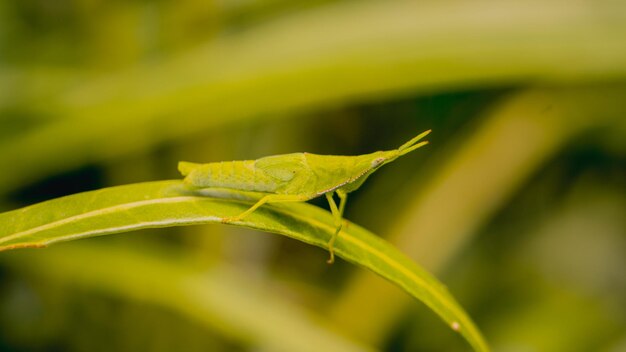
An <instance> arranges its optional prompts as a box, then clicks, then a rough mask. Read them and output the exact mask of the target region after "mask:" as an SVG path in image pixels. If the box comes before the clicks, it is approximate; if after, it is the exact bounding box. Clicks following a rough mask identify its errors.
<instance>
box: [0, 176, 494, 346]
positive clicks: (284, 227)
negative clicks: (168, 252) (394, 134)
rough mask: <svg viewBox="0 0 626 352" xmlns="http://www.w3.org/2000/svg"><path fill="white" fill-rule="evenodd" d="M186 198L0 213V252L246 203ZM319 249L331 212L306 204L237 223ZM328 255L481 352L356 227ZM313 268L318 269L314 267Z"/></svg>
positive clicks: (452, 305)
mask: <svg viewBox="0 0 626 352" xmlns="http://www.w3.org/2000/svg"><path fill="white" fill-rule="evenodd" d="M240 195H241V194H240V193H232V194H231V195H230V196H231V198H230V199H223V198H211V197H206V196H201V195H198V194H196V193H193V192H192V191H190V190H189V189H187V188H186V187H185V186H184V184H183V183H182V182H181V181H161V182H149V183H139V184H132V185H127V186H120V187H112V188H105V189H101V190H98V191H92V192H86V193H80V194H76V195H71V196H67V197H63V198H59V199H55V200H51V201H47V202H43V203H39V204H36V205H33V206H30V207H26V208H22V209H18V210H14V211H10V212H7V213H3V214H0V250H6V249H14V248H25V247H42V246H46V245H49V244H52V243H55V242H60V241H68V240H73V239H78V238H85V237H92V236H99V235H105V234H112V233H120V232H127V231H131V230H135V229H141V228H150V227H167V226H181V225H193V224H205V223H220V220H221V219H222V218H224V217H229V216H234V215H237V214H239V213H241V212H242V211H243V210H245V209H247V208H248V207H249V206H250V202H249V201H247V202H246V201H241V200H237V199H233V198H234V197H237V196H240ZM237 225H240V226H245V227H250V228H254V229H258V230H262V231H267V232H273V233H278V234H282V235H285V236H288V237H291V238H294V239H297V240H300V241H303V242H306V243H309V244H313V245H316V246H318V247H322V248H326V246H327V243H328V240H329V239H330V237H331V236H332V234H333V233H334V229H335V227H334V225H333V217H332V215H331V214H330V213H328V212H326V211H324V210H322V209H320V208H317V207H315V206H312V205H310V204H306V203H291V204H277V205H271V206H264V207H262V208H260V209H259V210H257V211H256V212H254V213H253V214H251V215H250V216H249V217H247V218H246V219H245V221H241V222H239V223H237ZM335 253H336V254H337V255H338V256H339V257H342V258H344V259H346V260H347V261H349V262H352V263H355V264H358V265H361V266H363V267H365V268H368V269H370V270H372V271H373V272H375V273H377V274H379V275H381V276H382V277H384V278H386V279H388V280H389V281H391V282H393V283H395V284H396V285H398V286H400V287H402V288H403V289H404V290H406V291H407V292H408V293H409V294H411V295H412V296H413V297H415V298H417V299H419V300H421V301H422V302H424V303H425V304H426V305H427V306H429V307H430V308H431V309H432V310H434V311H435V312H436V313H437V314H438V315H439V316H440V317H441V318H442V319H443V320H444V321H445V322H446V323H447V324H448V325H449V326H450V327H452V328H453V329H454V330H456V331H458V332H459V333H461V334H462V335H463V336H464V337H465V339H466V340H467V341H468V342H469V343H470V344H471V345H472V346H473V347H474V349H475V350H476V351H487V350H488V347H487V345H486V343H485V341H484V340H483V338H482V336H481V334H480V332H479V331H478V329H477V328H476V326H475V325H474V323H473V322H472V321H471V319H470V318H469V317H468V316H467V314H466V313H465V312H464V311H463V309H462V308H461V307H460V306H459V305H458V303H457V302H456V300H455V299H454V298H453V297H452V296H451V295H450V294H449V293H448V292H447V290H446V288H445V287H444V286H443V285H442V284H441V283H440V282H439V281H438V280H437V279H436V278H434V277H433V276H432V275H430V274H429V273H428V272H426V271H425V270H424V269H422V268H420V267H419V266H417V265H416V264H415V263H414V262H412V261H411V260H410V259H409V258H407V257H406V256H405V255H403V254H402V253H401V252H399V251H398V250H397V249H395V248H394V247H392V246H391V245H390V244H389V243H387V242H386V241H384V240H382V239H381V238H379V237H377V236H375V235H373V234H371V233H370V232H368V231H366V230H364V229H362V228H360V227H359V226H357V225H355V224H348V225H346V226H344V230H343V231H342V232H341V234H340V236H339V238H338V239H337V242H336V244H335ZM320 265H322V264H321V263H320Z"/></svg>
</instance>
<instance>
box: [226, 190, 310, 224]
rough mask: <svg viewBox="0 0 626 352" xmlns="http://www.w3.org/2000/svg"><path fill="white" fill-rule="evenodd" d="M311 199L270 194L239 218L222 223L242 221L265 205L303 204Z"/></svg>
mask: <svg viewBox="0 0 626 352" xmlns="http://www.w3.org/2000/svg"><path fill="white" fill-rule="evenodd" d="M309 198H310V197H307V196H301V195H291V194H268V195H266V196H263V197H262V198H261V199H259V201H258V202H256V203H255V204H254V205H253V206H251V207H250V208H248V210H246V211H244V212H243V213H241V214H239V215H237V216H232V217H227V218H223V219H222V222H223V223H228V222H234V221H239V220H242V219H243V218H245V217H246V216H248V215H250V214H252V213H253V212H254V211H255V210H257V209H258V208H259V207H260V206H262V205H263V204H265V203H278V202H303V201H305V200H308V199H309Z"/></svg>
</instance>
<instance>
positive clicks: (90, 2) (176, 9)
mask: <svg viewBox="0 0 626 352" xmlns="http://www.w3.org/2000/svg"><path fill="white" fill-rule="evenodd" d="M625 116H626V2H624V1H620V0H588V1H584V0H581V1H559V0H550V1H536V0H530V1H527V0H524V1H522V0H519V1H517V0H512V1H496V0H479V1H461V0H444V1H432V0H422V1H415V2H406V1H394V2H388V1H356V0H342V1H339V0H335V1H333V0H305V1H298V2H293V1H286V0H266V1H260V0H214V1H210V0H178V1H172V0H160V1H148V0H135V1H101V0H59V1H45V0H32V1H0V170H1V171H2V172H0V210H1V211H7V210H12V209H16V208H19V207H22V206H26V205H29V204H33V203H36V202H39V201H43V200H47V199H51V198H55V197H60V196H63V195H67V194H73V193H77V192H81V191H87V190H94V189H98V188H102V187H109V186H115V185H122V184H128V183H134V182H145V181H153V180H161V179H176V178H179V175H178V173H177V170H176V163H177V161H178V160H190V161H197V162H210V161H221V160H236V159H254V158H258V157H261V156H265V155H271V154H280V153H289V152H296V151H309V152H313V153H320V154H347V155H352V154H360V153H368V152H372V151H375V150H380V149H391V148H395V147H397V146H399V145H400V144H402V143H404V142H405V141H406V140H408V139H409V138H411V137H413V136H415V135H417V134H418V133H419V132H422V131H424V130H426V129H431V128H432V129H433V133H432V134H431V135H430V136H429V140H430V141H431V144H430V145H429V146H428V147H426V148H423V149H420V150H418V151H416V152H415V153H412V154H410V155H408V156H406V157H404V158H402V159H399V160H397V161H396V162H395V163H393V164H391V165H389V166H387V167H385V168H383V169H381V170H380V171H379V172H377V173H376V174H375V175H374V176H372V177H371V178H370V179H369V180H368V182H366V183H365V184H364V186H363V187H362V188H361V189H359V190H358V191H356V192H354V193H353V194H352V195H351V197H350V202H348V206H347V209H346V218H348V219H350V220H351V221H354V222H355V223H358V224H360V225H362V226H364V227H366V228H368V229H369V230H371V231H372V232H374V233H375V234H377V235H379V236H381V237H384V238H386V239H387V240H388V241H390V242H392V243H394V245H396V246H397V247H399V248H400V249H401V250H402V251H403V252H404V253H406V254H408V255H409V256H411V257H412V258H413V259H414V260H415V261H416V262H417V263H419V264H421V265H423V266H424V267H426V268H427V269H428V270H429V271H431V272H433V273H434V274H435V275H436V276H437V277H439V278H440V279H441V280H442V281H443V282H444V283H445V284H446V285H448V287H449V289H450V291H451V292H452V293H453V295H454V296H455V297H456V298H457V299H458V300H459V301H460V303H461V305H462V306H463V307H465V308H466V310H467V311H468V313H469V314H470V316H472V317H473V319H474V320H475V321H476V323H477V324H478V326H479V327H480V328H481V329H482V330H483V332H484V334H485V335H486V338H487V340H488V341H489V342H490V344H491V345H492V347H493V348H494V349H495V350H497V351H626V216H624V214H626V197H625V195H626V177H625V176H626V119H624V117H625ZM313 203H314V204H316V205H319V206H321V207H326V206H327V205H326V204H324V202H323V201H319V200H316V201H313ZM327 255H328V254H327V252H325V251H323V250H321V249H319V248H316V247H311V246H308V245H305V244H303V243H300V242H296V241H294V240H291V239H287V238H283V237H280V236H277V235H273V234H265V233H258V232H254V231H251V230H246V229H240V228H234V227H230V226H218V225H215V226H213V225H211V226H196V227H179V228H168V229H153V230H145V231H139V232H133V233H128V234H122V235H114V236H104V237H100V238H94V239H88V240H82V241H77V242H72V243H66V244H59V245H55V246H53V247H52V248H48V249H44V250H15V251H12V252H3V253H1V254H0V277H1V279H0V326H1V328H0V349H1V350H6V351H111V350H117V351H171V350H174V349H176V350H183V351H207V350H211V351H250V350H252V351H274V350H289V351H295V350H301V351H305V350H310V351H321V350H327V351H330V350H337V351H348V350H384V351H465V350H468V348H469V347H468V346H467V345H466V344H465V342H464V341H463V340H462V339H461V338H460V337H459V336H458V335H457V334H455V333H454V332H453V331H451V330H450V329H449V328H448V327H447V326H446V325H445V324H443V323H441V322H440V320H439V319H438V318H437V317H436V316H435V315H434V314H433V313H432V312H430V311H429V310H428V309H427V308H425V306H423V305H422V304H421V303H419V302H417V301H415V300H413V299H411V298H410V297H409V296H408V295H406V294H405V293H403V291H401V290H400V289H399V288H397V287H395V286H392V285H391V284H388V283H387V282H386V281H384V280H383V279H380V278H378V277H376V276H374V275H373V274H371V273H369V272H367V271H365V270H364V269H361V268H357V267H355V266H352V265H349V264H347V263H345V262H343V261H341V260H339V261H337V262H336V263H335V264H334V265H332V266H329V265H327V264H326V263H325V260H326V259H327Z"/></svg>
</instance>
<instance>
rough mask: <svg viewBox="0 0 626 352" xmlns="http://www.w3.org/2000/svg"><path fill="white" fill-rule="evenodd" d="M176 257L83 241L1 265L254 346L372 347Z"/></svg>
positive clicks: (232, 274) (227, 274)
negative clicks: (162, 312) (168, 313)
mask: <svg viewBox="0 0 626 352" xmlns="http://www.w3.org/2000/svg"><path fill="white" fill-rule="evenodd" d="M172 252H173V251H172V249H171V248H158V247H155V248H152V247H151V246H148V247H147V248H146V246H145V244H142V245H141V248H137V249H131V248H128V247H121V246H112V245H107V244H102V243H97V244H90V243H87V242H80V243H79V242H75V243H73V244H71V245H67V246H59V247H55V248H52V249H50V250H46V251H37V252H29V253H24V252H20V253H17V252H16V253H11V254H10V255H9V254H8V253H4V254H3V255H2V256H0V261H1V262H2V263H3V264H7V265H8V266H9V267H11V268H13V269H15V270H16V271H17V272H18V273H20V274H22V275H32V276H35V277H43V278H45V279H48V280H51V281H53V282H55V283H61V284H66V285H73V286H76V285H78V286H82V287H86V288H88V289H91V290H95V291H101V292H104V293H107V294H110V295H116V296H120V297H122V298H123V299H125V300H137V301H139V302H142V303H146V302H147V303H150V304H154V305H157V306H161V307H165V308H167V309H170V310H172V311H173V312H176V313H178V314H180V315H182V316H185V317H188V318H189V319H192V320H195V321H197V322H199V323H201V324H202V325H204V326H206V327H207V328H208V329H211V330H215V331H218V332H219V333H221V334H222V335H223V336H225V337H227V338H229V339H233V340H235V341H237V342H243V343H244V344H245V345H249V344H250V345H252V347H254V348H253V349H258V350H262V351H263V350H267V351H299V352H315V351H336V352H344V351H351V352H365V351H370V350H372V349H371V348H368V347H366V346H363V345H358V344H356V343H355V342H352V341H349V340H347V339H345V338H343V337H341V336H340V335H338V334H337V333H335V332H333V330H334V329H332V327H331V326H324V325H325V324H324V320H323V319H319V317H316V315H315V314H314V313H313V312H309V311H307V310H304V309H302V308H300V307H298V306H296V305H294V304H291V303H290V302H289V301H288V300H285V299H282V298H281V297H280V295H276V294H275V293H274V292H271V291H268V290H267V289H266V288H265V287H263V286H262V285H259V284H256V283H255V282H250V280H246V279H245V278H244V277H243V276H242V275H241V274H240V273H239V272H237V271H236V270H235V269H234V268H228V267H225V266H221V265H220V266H215V267H211V268H208V269H207V268H204V267H202V268H198V267H197V265H193V263H192V261H191V260H189V258H185V257H183V256H184V255H185V254H184V253H180V252H179V253H176V254H173V253H172ZM84 263H89V265H84ZM311 341H315V343H311Z"/></svg>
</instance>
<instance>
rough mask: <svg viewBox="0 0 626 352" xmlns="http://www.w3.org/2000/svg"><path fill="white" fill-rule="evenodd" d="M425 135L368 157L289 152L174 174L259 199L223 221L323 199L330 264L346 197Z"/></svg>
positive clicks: (183, 165) (187, 166)
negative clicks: (328, 215)
mask: <svg viewBox="0 0 626 352" xmlns="http://www.w3.org/2000/svg"><path fill="white" fill-rule="evenodd" d="M429 133H430V130H428V131H425V132H423V133H421V134H420V135H418V136H417V137H415V138H413V139H411V140H410V141H408V142H406V143H404V144H403V145H402V146H400V148H398V149H394V150H388V151H377V152H374V153H371V154H364V155H356V156H340V155H318V154H311V153H292V154H283V155H272V156H267V157H264V158H260V159H257V160H240V161H228V162H213V163H208V164H197V163H191V162H186V161H181V162H180V163H178V170H179V171H180V172H181V174H182V175H183V176H185V180H184V181H185V183H187V184H189V185H191V186H193V187H196V188H225V189H231V190H238V191H247V192H254V193H258V194H259V195H260V197H261V198H260V200H259V201H257V202H256V203H255V204H254V205H253V206H252V207H250V208H249V209H248V210H246V211H244V212H243V213H241V214H239V215H237V216H235V217H230V218H224V219H223V222H234V221H239V220H242V219H243V218H245V217H246V216H248V215H250V214H251V213H252V212H254V211H255V210H256V209H258V208H259V207H260V206H262V205H263V204H266V203H277V202H304V201H307V200H309V199H313V198H316V197H320V196H322V195H325V196H326V199H327V200H328V204H329V206H330V210H331V212H332V214H333V217H334V222H335V226H336V228H335V232H334V234H333V236H332V237H331V238H330V240H329V241H328V251H329V252H330V258H329V259H328V263H329V264H332V263H333V262H334V260H335V253H334V243H335V240H336V238H337V236H338V234H339V232H340V231H341V227H342V220H343V211H344V209H345V206H346V201H347V199H348V193H350V192H352V191H354V190H356V189H357V188H359V187H360V186H361V185H362V184H363V182H364V181H365V180H366V179H367V177H368V176H369V175H371V174H372V173H373V172H374V171H376V170H378V168H379V167H381V166H383V165H385V164H387V163H390V162H392V161H394V160H395V159H396V158H398V157H400V156H402V155H404V154H407V153H409V152H411V151H413V150H415V149H417V148H419V147H421V146H424V145H426V144H428V142H427V141H422V142H419V141H420V140H421V139H422V138H424V137H425V136H426V135H427V134H429ZM418 142H419V143H418ZM334 193H336V194H337V196H338V197H339V200H340V202H339V206H337V204H336V203H335V200H334V199H333V194H334Z"/></svg>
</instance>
